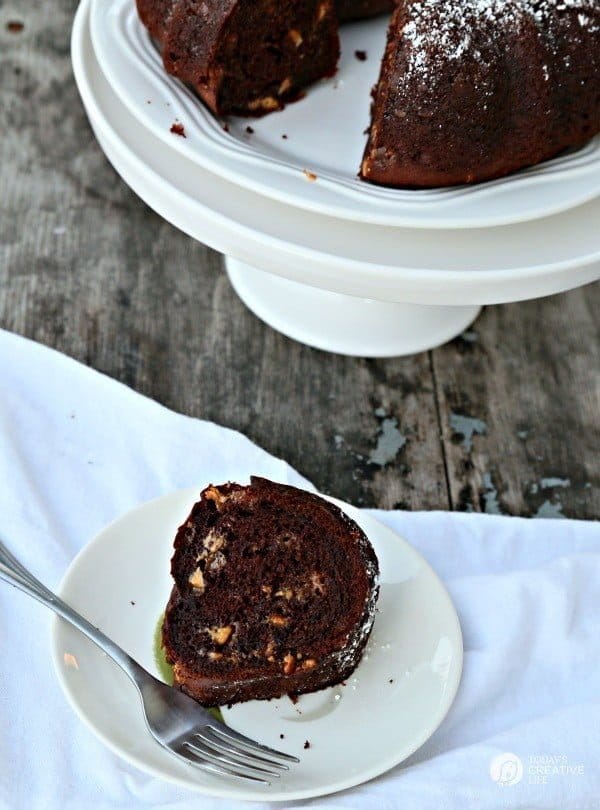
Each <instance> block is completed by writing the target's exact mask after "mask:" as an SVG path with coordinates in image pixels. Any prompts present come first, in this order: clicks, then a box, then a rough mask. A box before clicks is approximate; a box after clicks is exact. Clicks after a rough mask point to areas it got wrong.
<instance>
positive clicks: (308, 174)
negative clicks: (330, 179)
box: [302, 169, 317, 183]
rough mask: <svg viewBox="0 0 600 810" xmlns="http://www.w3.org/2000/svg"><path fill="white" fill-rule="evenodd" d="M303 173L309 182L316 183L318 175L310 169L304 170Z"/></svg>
mask: <svg viewBox="0 0 600 810" xmlns="http://www.w3.org/2000/svg"><path fill="white" fill-rule="evenodd" d="M302 173H303V174H304V176H305V177H306V179H307V180H309V181H310V182H311V183H314V182H315V180H316V179H317V175H316V174H315V173H314V172H309V170H308V169H302Z"/></svg>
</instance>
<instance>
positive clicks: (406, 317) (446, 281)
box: [72, 0, 600, 357]
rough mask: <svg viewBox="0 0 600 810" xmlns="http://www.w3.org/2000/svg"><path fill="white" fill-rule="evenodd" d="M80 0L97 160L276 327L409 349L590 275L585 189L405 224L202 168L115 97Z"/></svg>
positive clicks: (598, 273)
mask: <svg viewBox="0 0 600 810" xmlns="http://www.w3.org/2000/svg"><path fill="white" fill-rule="evenodd" d="M89 4H90V3H89V0H84V1H83V2H82V4H81V6H80V8H79V10H78V13H77V16H76V20H75V24H74V29H73V39H72V55H73V67H74V72H75V77H76V81H77V85H78V88H79V91H80V94H81V97H82V99H83V102H84V105H85V107H86V111H87V113H88V116H89V119H90V122H91V124H92V127H93V128H94V131H95V134H96V136H97V138H98V140H99V142H100V144H101V146H102V148H103V150H104V152H105V153H106V155H107V157H108V159H109V160H110V161H111V163H112V164H113V166H114V167H115V168H116V170H117V171H118V172H119V174H120V175H121V176H122V177H123V179H124V180H125V181H126V182H127V183H128V184H129V185H130V186H131V187H132V188H133V189H134V191H135V192H136V193H137V194H138V195H139V196H140V197H142V199H144V200H145V201H146V202H147V203H148V205H150V206H151V207H152V208H153V209H155V210H156V211H157V212H158V213H159V214H160V215H161V216H163V217H164V218H165V219H167V220H168V221H170V222H172V223H173V224H174V225H175V226H176V227H178V228H180V229H181V230H183V231H184V232H186V233H188V234H189V235H191V236H193V237H194V238H196V239H198V240H200V241H202V242H204V243H206V244H208V245H210V246H211V247H213V248H215V249H216V250H219V251H220V252H222V253H224V254H225V255H226V257H227V258H226V266H227V271H228V274H229V277H230V279H231V282H232V284H233V286H234V288H235V290H236V292H237V293H238V295H239V296H240V297H241V298H242V300H243V301H244V302H245V303H246V305H247V306H248V307H249V308H250V309H251V310H252V311H253V312H255V313H256V314H257V315H258V316H259V317H260V318H262V319H263V320H264V321H265V322H267V323H268V324H269V325H271V326H272V327H274V328H275V329H277V330H279V331H281V332H283V333H284V334H286V335H288V336H290V337H292V338H295V339H296V340H300V341H301V342H303V343H306V344H308V345H311V346H315V347H317V348H321V349H325V350H329V351H333V352H339V353H343V354H350V355H358V356H371V357H384V356H393V355H402V354H410V353H414V352H418V351H422V350H425V349H429V348H433V347H434V346H437V345H440V344H442V343H444V342H446V341H447V340H449V339H451V338H452V337H454V336H456V335H457V334H459V333H460V332H461V331H462V330H464V329H465V328H466V327H467V326H468V325H469V324H470V323H471V322H472V321H473V320H474V319H475V318H476V316H477V314H478V312H479V309H480V307H481V305H482V304H490V303H503V302H507V301H517V300H523V299H527V298H535V297H539V296H542V295H549V294H552V293H556V292H561V291H563V290H567V289H570V288H572V287H576V286H579V285H581V284H585V283H588V282H590V281H594V280H596V279H598V278H600V238H599V236H598V230H597V223H598V221H600V199H598V198H595V199H593V200H592V201H590V202H587V203H585V204H583V205H580V206H578V207H576V208H573V209H572V210H569V211H566V212H563V213H559V214H554V215H553V216H549V217H544V218H540V219H535V220H531V221H529V222H526V223H521V224H513V225H505V226H501V227H488V228H476V229H469V230H459V229H456V228H454V229H452V230H440V229H433V228H429V229H425V228H420V229H415V228H408V227H401V226H394V225H377V224H372V223H368V224H367V223H360V222H356V221H351V220H349V219H347V218H343V217H334V216H327V215H326V214H322V213H314V212H311V211H309V210H307V208H306V207H296V206H293V205H291V204H289V203H286V202H283V201H282V200H280V199H274V198H273V197H272V196H268V195H265V194H261V193H260V192H258V191H256V190H251V189H249V188H244V187H242V186H240V185H237V184H236V183H234V182H232V181H231V180H228V179H224V178H223V177H222V176H219V175H218V174H216V173H214V172H211V171H208V170H207V169H206V168H203V167H201V166H199V165H198V164H197V162H194V161H193V160H191V159H190V158H189V157H188V156H186V155H185V154H184V153H183V152H182V151H181V150H180V149H178V148H176V147H175V146H173V147H170V146H169V143H168V141H167V142H165V141H164V140H162V139H159V138H157V137H156V135H155V134H153V133H152V132H151V131H150V129H146V128H144V127H143V126H140V122H139V119H137V118H136V117H134V116H133V115H132V113H131V111H130V110H129V109H127V107H126V106H125V105H124V104H123V103H122V101H121V100H120V99H119V97H118V96H117V94H115V92H114V90H113V89H112V87H111V86H110V84H109V83H108V82H107V80H106V78H105V76H104V74H103V71H102V70H101V69H100V66H99V65H98V62H97V60H96V57H95V53H94V50H93V48H92V44H91V40H90V34H89ZM174 140H176V139H175V138H174ZM588 196H589V195H588Z"/></svg>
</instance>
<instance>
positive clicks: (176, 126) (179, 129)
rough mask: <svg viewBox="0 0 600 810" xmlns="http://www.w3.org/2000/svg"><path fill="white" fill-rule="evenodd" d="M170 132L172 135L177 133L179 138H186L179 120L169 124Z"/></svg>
mask: <svg viewBox="0 0 600 810" xmlns="http://www.w3.org/2000/svg"><path fill="white" fill-rule="evenodd" d="M170 132H172V133H173V135H179V137H180V138H187V135H186V134H185V127H184V126H183V124H182V123H181V122H180V121H174V122H173V123H172V124H171V129H170Z"/></svg>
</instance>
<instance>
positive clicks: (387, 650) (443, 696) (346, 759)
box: [52, 488, 463, 801]
mask: <svg viewBox="0 0 600 810" xmlns="http://www.w3.org/2000/svg"><path fill="white" fill-rule="evenodd" d="M198 492H199V488H194V489H187V490H183V491H179V492H175V493H173V494H170V495H166V496H164V497H162V498H159V499H157V500H154V501H151V502H149V503H146V504H144V505H142V506H140V507H138V508H137V509H135V510H133V511H132V512H129V513H128V514H126V515H124V516H123V517H122V518H120V519H119V520H117V521H116V522H115V523H113V524H112V525H110V526H109V527H108V528H106V529H105V530H104V531H103V532H101V533H100V534H99V535H98V536H97V537H96V538H95V539H94V540H92V541H91V542H90V543H89V544H88V545H87V546H86V547H85V548H84V549H83V550H82V551H81V552H80V553H79V554H78V556H77V557H76V558H75V560H74V561H73V563H72V564H71V566H70V568H69V570H68V571H67V574H66V576H65V578H64V580H63V582H62V585H61V587H60V594H61V596H62V597H63V598H64V599H65V600H66V601H67V602H68V603H69V604H71V605H72V606H73V607H74V608H76V609H77V610H79V611H80V612H81V613H82V614H83V615H84V616H86V617H87V618H88V619H89V620H90V621H92V622H93V623H94V624H95V625H97V626H98V627H99V628H100V629H101V630H103V631H104V632H105V633H107V634H108V635H109V636H111V637H112V638H113V639H114V640H115V641H116V642H117V643H118V644H120V645H121V646H122V647H123V648H124V649H125V650H127V651H128V652H129V653H130V654H131V655H133V656H134V657H135V658H136V659H137V660H138V661H139V662H140V663H141V664H142V665H143V666H144V667H146V668H147V669H148V670H149V671H150V672H153V673H154V674H155V675H157V676H158V677H160V670H159V668H158V666H157V664H156V661H155V657H154V634H155V630H156V627H157V622H158V621H159V619H160V616H161V613H162V611H163V610H164V607H165V605H166V602H167V599H168V596H169V593H170V589H171V578H170V574H169V559H170V557H171V553H172V542H173V538H174V536H175V532H176V529H177V527H178V526H179V525H180V523H181V522H182V521H183V520H184V518H185V517H186V515H187V514H188V512H189V510H190V508H191V506H192V504H193V503H194V501H195V500H196V499H197V497H198ZM335 503H338V505H339V506H340V507H341V508H342V509H343V510H344V511H345V512H347V513H348V514H349V515H350V516H351V517H352V518H353V519H354V520H356V521H357V522H358V523H359V524H360V525H361V526H362V528H363V529H364V531H365V532H366V533H367V534H368V536H369V537H370V539H371V542H372V543H373V546H374V547H375V550H376V552H377V556H378V558H379V563H380V569H381V591H380V597H379V601H378V614H377V618H376V620H375V625H374V629H373V633H372V635H371V639H370V641H369V644H368V647H367V651H366V653H365V655H364V656H363V660H362V661H361V663H360V664H359V667H358V668H357V670H356V671H355V673H354V675H353V676H352V677H351V678H350V679H349V680H348V681H347V683H346V685H345V686H342V685H340V686H337V687H333V688H330V689H326V690H323V691H321V692H316V693H314V694H312V695H305V696H302V697H301V698H300V699H299V701H298V703H297V704H296V705H294V704H293V703H292V702H291V701H290V700H289V699H288V698H283V699H280V700H273V701H252V702H249V703H244V704H240V705H237V706H234V707H232V708H231V709H225V710H224V711H223V715H224V719H225V722H226V723H227V724H228V725H229V726H231V727H232V728H235V729H237V730H238V731H241V732H242V733H244V734H248V735H249V736H251V737H254V738H256V739H258V740H260V741H262V742H264V743H267V744H268V745H271V746H273V747H275V748H279V749H281V750H285V751H288V752H290V753H293V754H296V755H297V756H299V757H300V764H298V765H295V766H293V767H292V768H291V770H290V771H289V772H288V773H286V774H284V775H283V776H282V778H281V779H280V780H273V784H272V785H271V787H264V786H256V787H255V786H252V785H246V784H242V783H238V782H234V781H227V780H226V779H223V778H220V777H216V776H212V775H210V774H207V773H204V772H203V771H200V770H197V769H195V768H193V767H191V766H186V765H185V764H183V763H181V762H179V761H178V760H176V759H175V758H174V757H171V756H170V755H169V754H168V753H167V752H166V751H164V750H163V749H162V748H161V747H160V746H159V745H158V744H156V743H155V742H154V740H153V739H152V738H151V737H150V735H149V734H148V732H147V731H146V728H145V725H144V719H143V715H142V711H141V707H140V703H139V700H138V697H137V695H136V693H135V690H134V687H133V686H132V685H131V683H130V682H129V681H128V679H127V677H126V676H125V675H124V674H123V672H122V671H121V670H120V669H119V668H118V667H117V666H116V665H115V664H113V662H112V661H111V660H110V659H108V658H107V657H106V656H105V655H104V654H103V653H101V652H100V651H99V650H98V648H96V647H95V646H94V645H93V644H92V643H91V642H89V641H88V640H87V639H86V638H85V637H83V636H82V635H81V634H79V633H78V632H77V631H76V630H74V629H73V628H71V627H70V626H69V625H66V624H65V623H63V622H62V621H61V620H60V619H56V620H55V621H54V624H53V632H52V654H53V659H54V666H55V669H56V672H57V675H58V679H59V681H60V683H61V686H62V687H63V689H64V691H65V693H66V696H67V698H68V700H69V702H70V703H71V705H72V706H73V708H74V709H75V712H76V713H77V714H78V715H79V716H80V717H81V719H82V720H83V721H84V722H85V723H87V725H88V726H89V727H90V728H91V729H92V730H93V731H94V733H95V734H97V736H98V737H99V738H100V739H101V740H102V741H103V742H104V743H105V744H106V745H107V746H108V747H109V748H111V749H112V750H113V751H114V752H115V753H117V754H119V755H120V756H121V757H123V758H124V759H126V760H128V761H129V762H131V763H132V764H134V765H136V766H138V767H139V768H141V769H142V770H144V771H147V772H148V773H151V774H153V775H155V776H159V777H161V778H163V779H166V780H168V781H170V782H174V783H176V784H178V785H181V786H184V787H187V788H191V789H193V790H197V791H200V792H202V793H207V794H212V795H214V796H220V797H224V798H237V799H254V800H256V801H284V800H285V801H292V800H294V799H302V798H304V799H306V798H309V797H311V796H319V795H324V794H327V793H333V792H335V791H339V790H343V789H344V788H349V787H351V786H353V785H358V784H360V783H362V782H365V781H367V780H369V779H372V778H373V777H375V776H378V775H379V774H381V773H383V772H384V771H387V770H389V769H390V768H393V767H394V766H395V765H397V764H398V763H400V762H402V760H404V759H405V758H406V757H408V756H409V755H410V754H411V753H413V752H414V751H415V750H416V749H417V748H419V747H420V746H421V745H423V743H424V742H425V741H426V740H427V739H428V738H429V737H430V736H431V735H432V734H433V733H434V731H435V730H436V729H437V728H438V726H439V725H440V723H441V722H442V720H443V719H444V717H445V715H446V713H447V712H448V710H449V708H450V706H451V704H452V702H453V700H454V697H455V695H456V691H457V689H458V685H459V681H460V675H461V668H462V658H463V649H462V637H461V631H460V625H459V621H458V618H457V615H456V611H455V609H454V607H453V605H452V602H451V601H450V598H449V596H448V594H447V592H446V590H445V588H444V586H443V585H442V583H441V582H440V580H439V579H438V577H437V576H436V574H435V573H434V572H433V571H432V570H431V568H430V567H429V565H428V564H427V563H426V562H425V560H423V558H422V557H421V556H420V555H419V554H418V553H417V552H416V551H415V550H414V549H413V548H411V546H409V545H408V543H406V542H405V541H404V540H402V539H401V538H400V537H398V536H397V535H396V534H395V533H394V532H392V531H391V530H390V529H388V528H387V527H385V526H383V525H382V524H380V523H378V522H377V521H376V520H374V519H373V518H371V517H369V516H368V515H365V514H363V513H361V512H359V511H358V510H356V509H354V508H353V507H351V506H348V505H346V504H342V503H339V502H337V501H335ZM282 734H283V735H284V737H283V739H282V738H281V735H282ZM306 741H308V742H309V743H310V748H308V749H307V750H305V748H304V745H305V742H306Z"/></svg>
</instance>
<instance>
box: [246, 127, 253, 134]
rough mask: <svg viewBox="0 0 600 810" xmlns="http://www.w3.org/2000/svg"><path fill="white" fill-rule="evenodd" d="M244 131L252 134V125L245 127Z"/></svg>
mask: <svg viewBox="0 0 600 810" xmlns="http://www.w3.org/2000/svg"><path fill="white" fill-rule="evenodd" d="M246 132H247V133H248V135H254V130H253V129H252V127H246Z"/></svg>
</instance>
